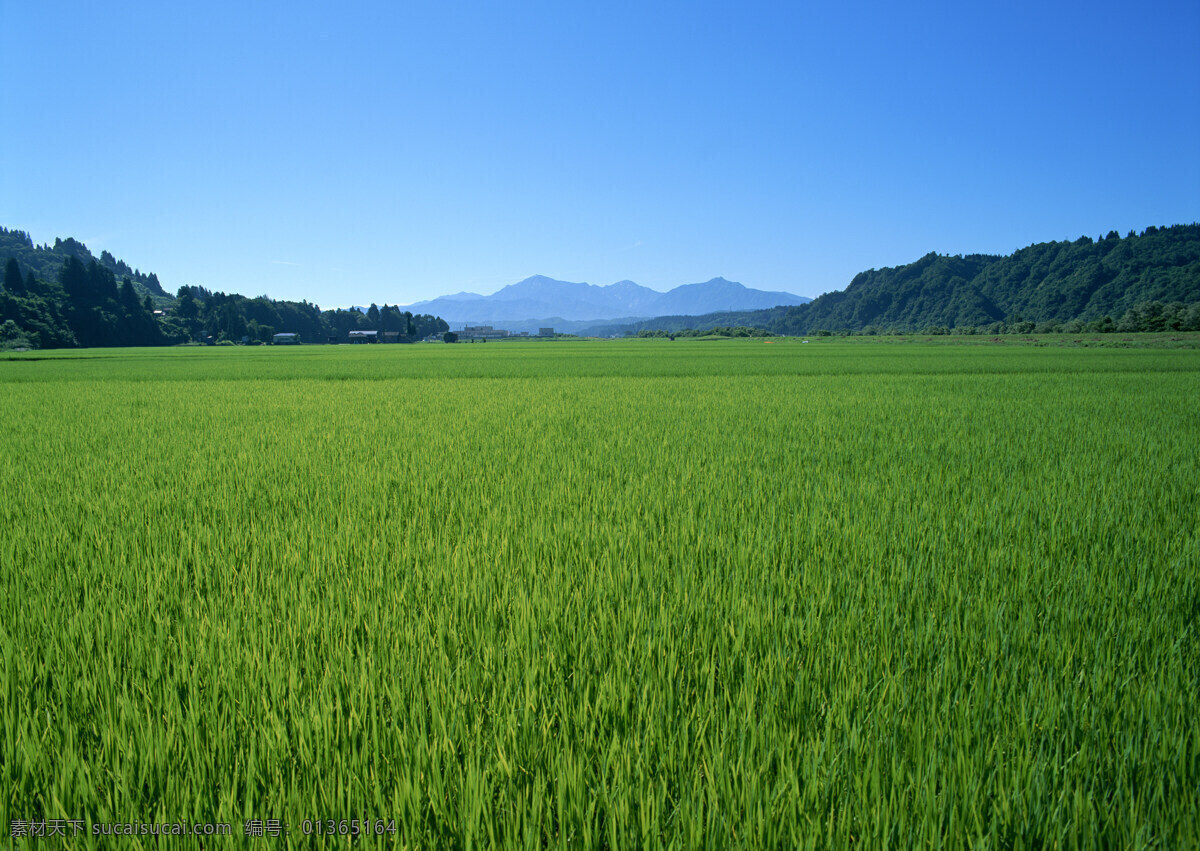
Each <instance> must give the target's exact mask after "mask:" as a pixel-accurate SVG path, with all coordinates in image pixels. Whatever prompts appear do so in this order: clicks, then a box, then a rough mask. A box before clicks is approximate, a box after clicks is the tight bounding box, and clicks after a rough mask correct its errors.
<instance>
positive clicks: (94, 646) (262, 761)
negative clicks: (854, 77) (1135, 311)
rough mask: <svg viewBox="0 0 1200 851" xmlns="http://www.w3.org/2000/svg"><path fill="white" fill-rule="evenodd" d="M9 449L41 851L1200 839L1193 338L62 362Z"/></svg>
mask: <svg viewBox="0 0 1200 851" xmlns="http://www.w3.org/2000/svg"><path fill="white" fill-rule="evenodd" d="M0 434H2V435H3V437H2V438H0V482H3V493H2V494H0V530H2V534H0V589H3V593H2V594H0V641H2V649H3V652H2V655H0V672H2V675H0V676H2V681H3V695H4V700H3V705H2V707H0V719H2V720H0V725H2V727H3V731H2V735H0V749H2V750H0V765H2V767H0V781H2V783H3V789H2V790H0V829H2V830H5V833H4V836H5V837H6V838H8V837H9V835H10V832H9V828H10V825H11V824H12V823H13V822H14V820H37V819H42V820H46V819H78V820H83V821H84V822H85V823H86V825H87V830H86V833H85V834H84V835H81V836H80V837H78V838H77V839H75V840H74V841H72V842H71V843H69V844H70V845H71V846H72V847H106V846H105V845H104V840H103V838H100V837H96V836H93V835H92V831H91V825H92V824H100V823H109V822H130V821H134V820H137V821H142V822H163V821H171V822H228V823H230V824H232V826H233V835H232V836H231V837H228V838H198V837H191V838H187V839H181V840H180V845H181V847H191V846H194V847H243V846H244V847H260V846H261V845H262V844H263V843H272V842H273V843H275V844H276V845H279V846H280V847H308V846H309V845H312V844H314V842H315V841H317V839H316V835H315V833H314V829H313V827H312V823H313V821H314V820H317V821H320V822H321V823H324V822H325V821H326V820H331V819H332V820H350V819H364V820H368V821H366V822H364V824H368V825H372V824H374V820H376V819H382V820H384V823H385V824H387V823H393V825H392V826H393V827H394V832H389V833H387V834H385V835H384V836H383V839H386V841H388V842H389V843H394V844H396V845H398V846H400V847H409V848H443V847H463V848H479V847H496V846H498V847H514V848H524V847H528V848H560V847H561V848H576V847H606V848H632V847H639V848H655V847H670V848H706V847H707V848H727V847H752V848H760V847H766V848H784V847H786V848H849V847H896V848H898V847H915V846H919V845H923V846H935V847H940V846H950V847H979V848H1009V847H1013V848H1027V847H1045V848H1091V847H1121V848H1181V847H1194V846H1196V845H1197V844H1200V698H1198V694H1200V655H1198V654H1200V636H1198V635H1197V629H1198V628H1200V533H1198V531H1197V530H1198V528H1200V351H1197V350H1179V351H1163V350H1153V349H1130V350H1118V349H1056V348H1032V347H1030V348H1005V347H992V348H988V347H975V348H966V347H963V348H957V347H947V346H924V345H920V344H911V345H909V346H905V347H895V346H873V345H853V344H845V343H837V342H822V343H817V344H813V345H804V344H801V343H800V342H799V341H795V340H779V341H775V342H773V343H769V344H764V343H763V342H762V341H757V340H755V341H727V342H685V341H673V342H672V341H667V340H661V341H660V340H648V341H613V342H578V343H569V342H559V343H532V344H524V345H522V344H511V345H508V344H491V345H475V346H471V345H458V346H442V345H426V346H377V347H345V346H343V347H299V348H295V349H284V348H273V347H272V348H213V349H202V350H197V349H182V350H144V351H134V350H127V349H126V350H110V351H81V352H63V353H49V354H47V353H38V354H37V357H33V356H17V357H14V358H12V359H8V360H0ZM258 820H278V821H279V822H280V823H281V824H282V825H284V826H285V828H286V830H287V833H286V835H285V836H280V837H279V838H276V839H266V838H263V839H259V838H250V837H247V836H246V834H245V830H244V826H245V825H246V824H247V822H250V821H258ZM306 825H307V828H306ZM354 829H355V828H354V826H353V825H352V826H351V828H350V830H351V832H352V831H353V830H354ZM335 832H336V831H335ZM383 839H379V840H378V841H383ZM321 840H322V841H324V842H325V843H327V844H338V843H340V844H346V843H347V842H351V841H355V842H357V843H358V844H361V843H362V842H364V841H368V840H367V838H366V837H364V836H359V837H358V839H357V840H352V839H351V838H349V837H345V836H342V837H336V836H335V837H330V836H323V837H321ZM51 841H52V840H42V842H43V843H44V844H47V845H48V844H49V843H50V842H51ZM109 841H110V842H111V839H110V840H109ZM369 841H370V842H375V841H377V837H371V838H370V839H369ZM122 844H123V847H147V848H148V847H151V846H152V845H154V839H153V837H127V838H126V839H125V841H124V842H123V843H122Z"/></svg>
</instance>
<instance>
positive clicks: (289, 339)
mask: <svg viewBox="0 0 1200 851" xmlns="http://www.w3.org/2000/svg"><path fill="white" fill-rule="evenodd" d="M271 342H273V343H274V344H275V345H277V346H279V345H296V344H298V343H299V342H300V335H299V334H295V333H292V332H291V331H285V332H284V333H282V334H276V335H275V336H274V337H272V338H271Z"/></svg>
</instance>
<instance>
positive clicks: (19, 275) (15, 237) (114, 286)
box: [0, 228, 450, 348]
mask: <svg viewBox="0 0 1200 851" xmlns="http://www.w3.org/2000/svg"><path fill="white" fill-rule="evenodd" d="M0 257H6V258H7V261H6V263H5V265H4V278H3V287H2V288H0V348H22V347H27V348H68V347H73V346H160V345H174V344H179V343H187V342H224V341H232V342H242V341H244V340H248V341H252V342H258V343H267V342H270V341H271V339H272V337H273V336H274V335H275V334H276V333H278V332H292V333H296V334H299V335H300V339H301V340H302V341H304V342H309V343H324V342H326V341H328V340H331V339H332V340H337V341H341V342H346V341H348V340H349V333H350V332H351V331H355V330H363V331H379V332H381V335H382V333H383V332H395V334H396V335H398V336H397V338H398V339H400V340H402V341H415V340H420V339H424V338H425V337H428V336H431V335H441V334H443V333H445V332H446V331H448V330H449V329H450V326H449V325H448V324H447V323H446V322H445V321H444V320H442V319H441V318H439V317H436V316H430V315H427V314H413V313H411V312H409V311H402V310H400V308H398V307H393V306H389V305H386V304H385V305H384V306H383V307H382V308H381V307H379V306H377V305H374V304H373V305H371V307H370V309H369V310H367V311H361V310H326V311H322V310H321V308H320V307H318V306H317V305H315V304H309V303H308V302H307V301H303V302H292V301H275V300H273V299H270V298H267V297H266V296H258V297H257V298H247V297H246V296H242V295H236V294H226V293H222V292H212V291H210V290H208V289H205V288H204V287H181V288H180V289H179V291H178V292H177V293H176V295H175V297H172V296H171V295H169V294H168V293H166V292H165V291H164V290H163V288H162V286H161V285H160V284H159V281H158V277H157V276H156V275H154V274H153V273H148V274H143V273H142V272H141V271H140V270H138V269H133V268H130V266H129V265H128V264H127V263H125V262H124V261H122V260H118V259H116V258H115V257H113V256H112V255H111V254H109V253H108V252H107V251H102V252H101V253H100V256H99V257H96V256H94V255H93V254H92V253H91V252H90V251H89V250H88V248H87V246H86V245H84V244H83V243H81V242H78V241H77V240H74V239H71V238H67V239H56V240H55V241H54V245H53V246H51V245H34V243H33V240H32V239H30V237H29V235H28V234H27V233H25V232H24V231H19V230H9V229H7V228H0Z"/></svg>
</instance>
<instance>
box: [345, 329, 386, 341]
mask: <svg viewBox="0 0 1200 851" xmlns="http://www.w3.org/2000/svg"><path fill="white" fill-rule="evenodd" d="M378 337H379V332H378V331H351V332H350V342H351V343H374V342H376V341H377V339H378Z"/></svg>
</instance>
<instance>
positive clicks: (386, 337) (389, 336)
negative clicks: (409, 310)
mask: <svg viewBox="0 0 1200 851" xmlns="http://www.w3.org/2000/svg"><path fill="white" fill-rule="evenodd" d="M381 336H382V337H383V342H385V343H399V342H400V332H399V331H384V332H383V334H382V335H381Z"/></svg>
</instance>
